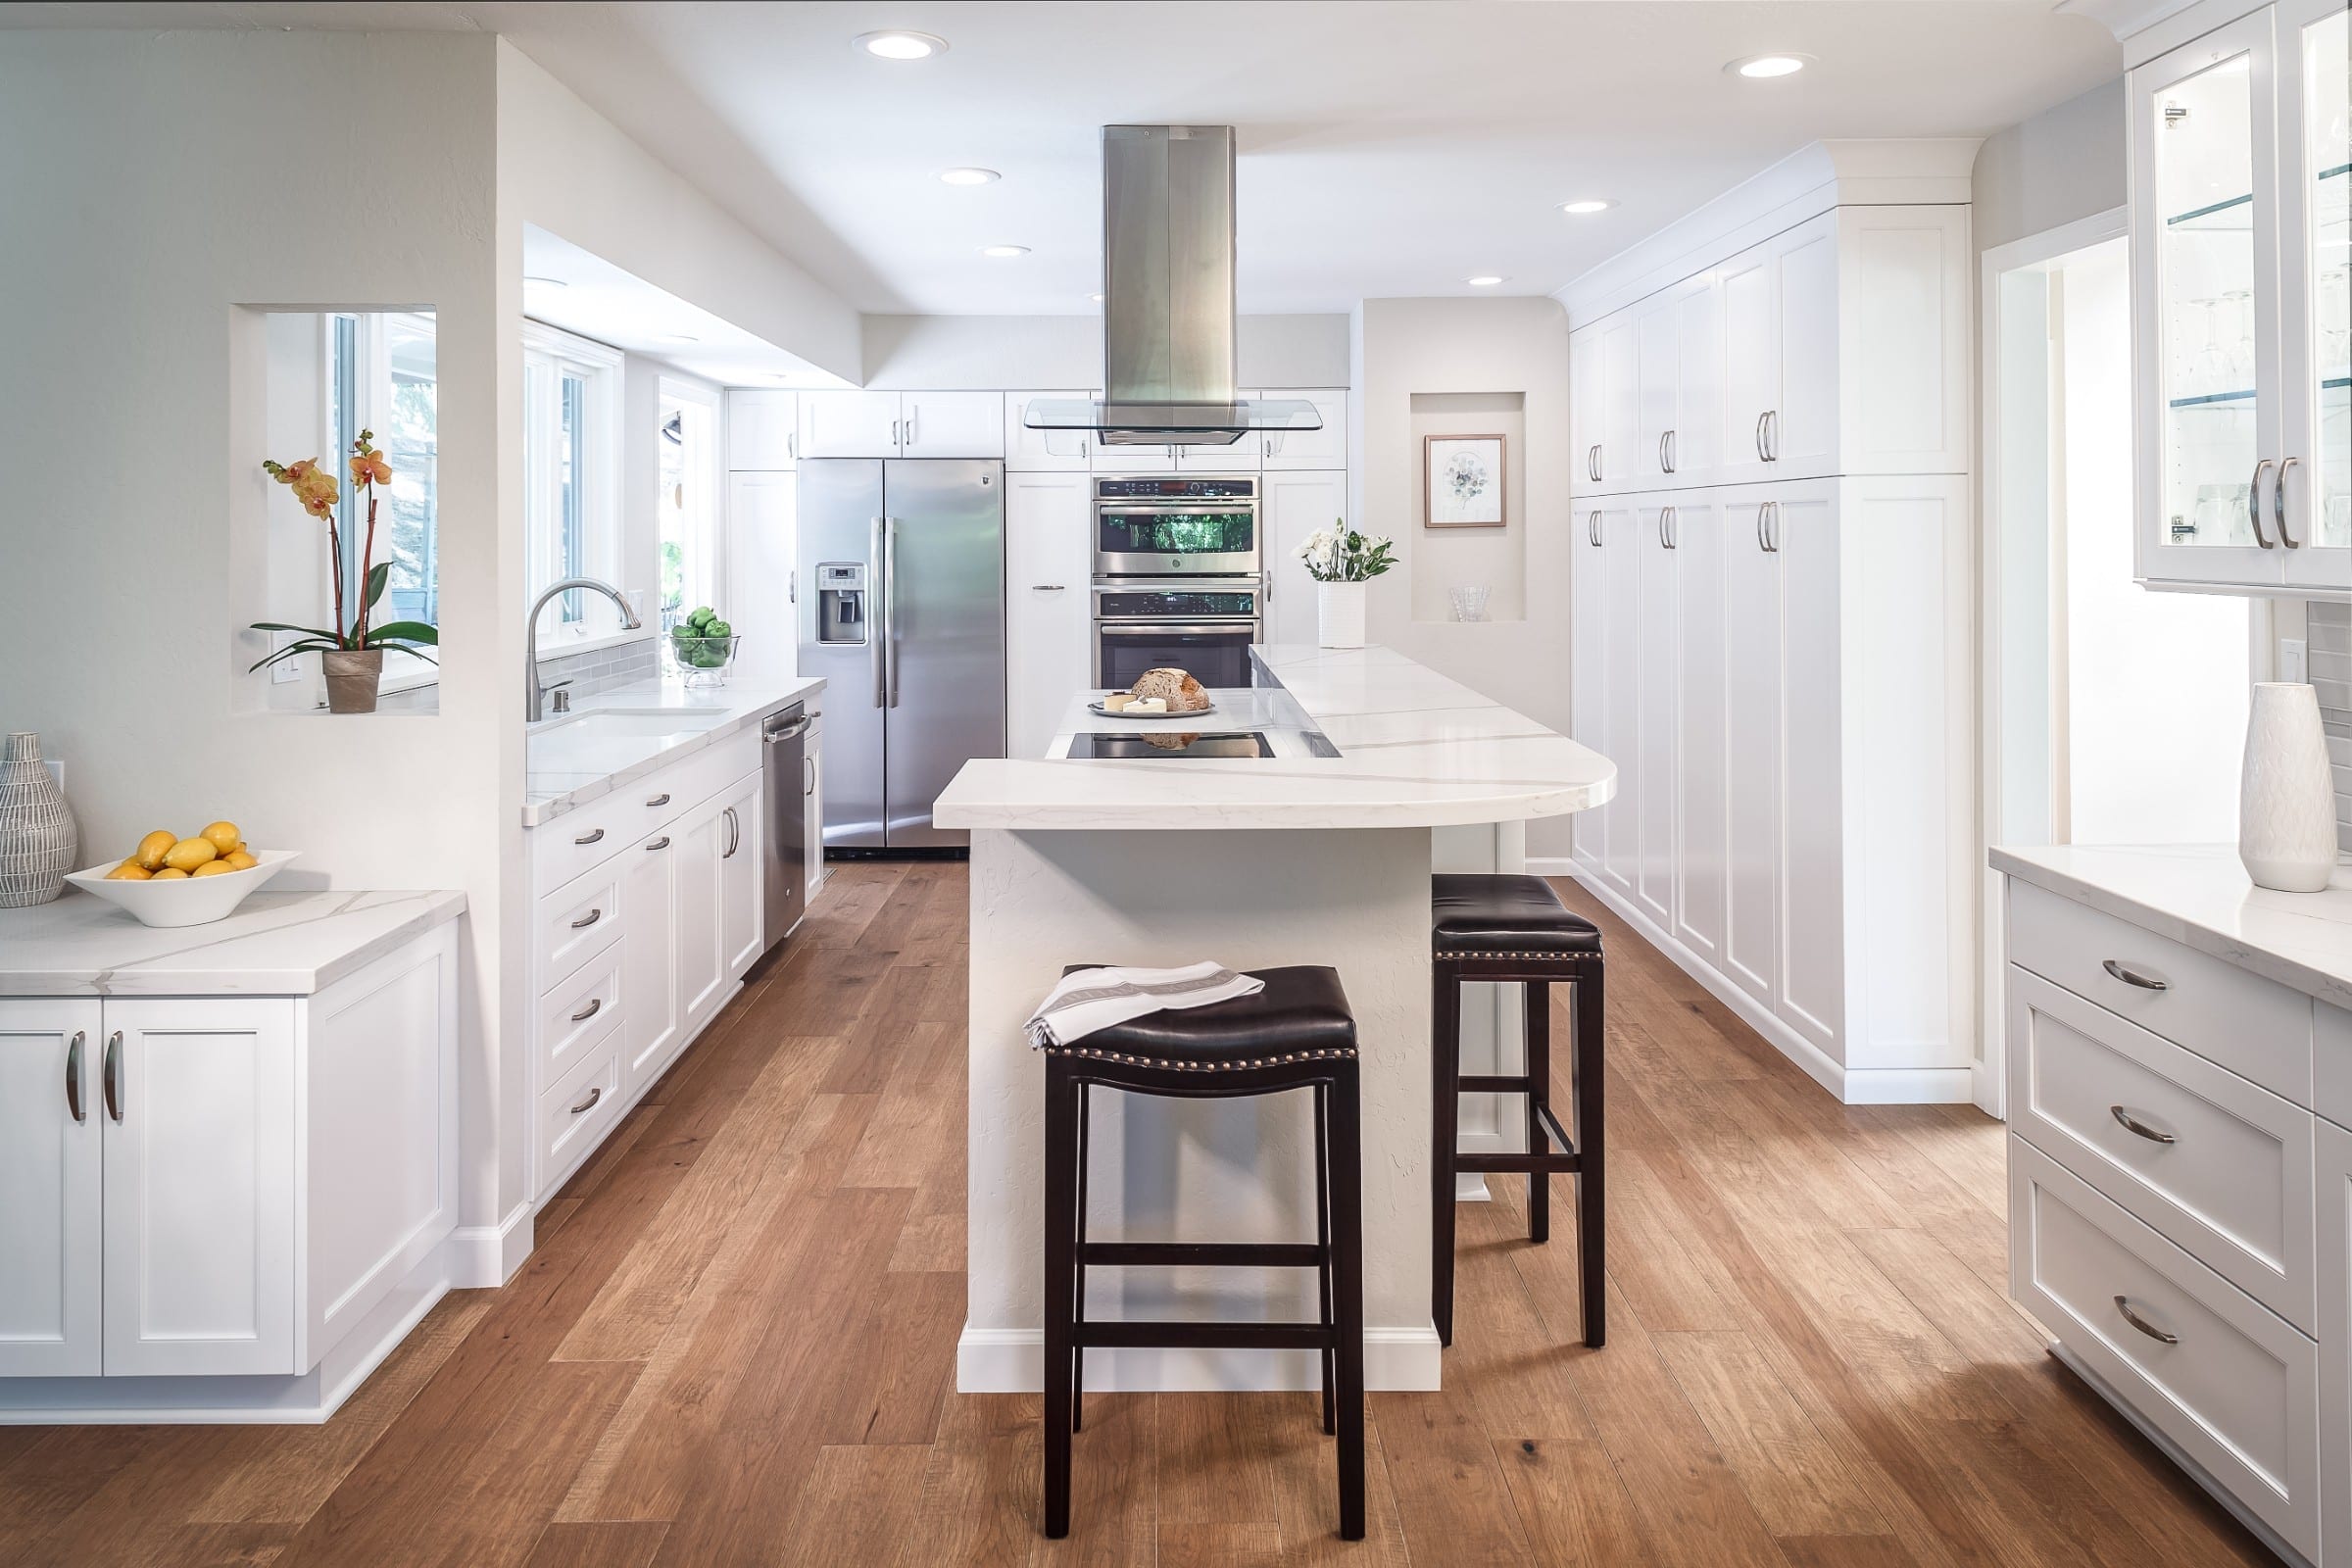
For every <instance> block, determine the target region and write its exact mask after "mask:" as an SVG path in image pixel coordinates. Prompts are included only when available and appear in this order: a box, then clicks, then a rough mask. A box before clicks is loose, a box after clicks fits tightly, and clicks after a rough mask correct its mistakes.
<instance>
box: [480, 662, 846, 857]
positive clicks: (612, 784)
mask: <svg viewBox="0 0 2352 1568" xmlns="http://www.w3.org/2000/svg"><path fill="white" fill-rule="evenodd" d="M824 685H825V682H824V678H823V677H822V676H818V675H809V676H805V677H802V678H799V679H795V680H785V681H770V682H767V683H765V684H761V685H737V686H718V687H707V688H696V689H694V690H688V689H687V688H686V687H685V686H683V685H680V684H679V683H678V682H676V681H659V680H658V681H643V682H640V683H638V684H636V685H632V686H616V687H614V688H613V689H612V690H611V691H603V692H598V693H597V694H596V695H595V696H593V697H583V698H581V699H580V700H579V702H578V704H577V705H575V706H574V707H573V709H572V711H570V712H568V713H564V714H562V715H560V716H559V715H557V714H555V713H550V714H549V715H548V716H547V717H546V718H545V719H544V720H542V721H541V722H539V723H536V724H533V725H532V726H531V727H530V729H529V730H528V731H527V732H526V734H525V735H524V738H523V743H522V745H523V761H522V768H523V795H522V825H523V826H524V827H537V826H538V825H539V824H540V823H542V822H547V821H552V820H553V819H555V818H556V817H559V816H562V815H563V814H564V812H565V811H568V810H570V809H572V808H573V807H575V806H580V805H583V804H585V803H586V802H589V801H593V800H596V799H597V798H598V797H600V796H605V795H610V794H612V793H613V791H614V790H616V789H620V788H622V787H623V786H626V785H629V784H633V783H635V782H636V781H637V780H638V779H641V778H643V777H645V776H646V775H647V774H648V773H651V772H653V771H655V770H656V769H657V768H662V767H667V766H668V765H669V764H670V763H672V762H674V761H676V760H678V759H680V758H682V757H688V756H691V755H693V754H694V753H696V752H698V751H701V750H702V749H703V748H704V747H706V746H715V745H717V744H718V743H719V742H720V741H723V740H725V739H726V738H727V737H728V736H730V735H736V734H740V733H741V732H742V731H743V730H745V729H747V728H749V727H750V726H752V725H754V724H757V723H759V722H760V720H761V719H763V718H765V717H767V716H768V714H770V713H773V712H775V711H778V710H779V709H782V708H785V707H787V706H788V705H790V704H793V703H809V704H810V706H812V707H813V706H814V699H815V697H816V695H817V693H818V692H820V691H822V690H823V689H824ZM600 714H606V715H612V718H611V719H608V720H604V721H599V720H598V715H600ZM614 720H617V721H620V722H613V721H614ZM641 720H642V721H643V722H640V721H641ZM608 726H610V727H608Z"/></svg>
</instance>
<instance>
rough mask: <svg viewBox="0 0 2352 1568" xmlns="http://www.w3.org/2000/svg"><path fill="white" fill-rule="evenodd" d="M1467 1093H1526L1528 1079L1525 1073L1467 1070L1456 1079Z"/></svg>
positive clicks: (1457, 1084) (1457, 1083)
mask: <svg viewBox="0 0 2352 1568" xmlns="http://www.w3.org/2000/svg"><path fill="white" fill-rule="evenodd" d="M1454 1083H1455V1085H1456V1086H1457V1087H1459V1088H1460V1090H1461V1091H1462V1093H1464V1094H1466V1095H1524V1094H1526V1093H1527V1092H1528V1079H1527V1076H1526V1075H1525V1074H1524V1073H1476V1072H1466V1073H1463V1074H1462V1075H1461V1076H1460V1077H1458V1078H1456V1079H1455V1080H1454Z"/></svg>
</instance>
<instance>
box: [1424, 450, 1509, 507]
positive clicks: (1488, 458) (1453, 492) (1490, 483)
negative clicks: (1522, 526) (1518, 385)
mask: <svg viewBox="0 0 2352 1568" xmlns="http://www.w3.org/2000/svg"><path fill="white" fill-rule="evenodd" d="M1508 456H1509V451H1508V448H1507V446H1506V444H1505V442H1504V439H1503V437H1501V436H1499V435H1425V436H1423V437H1422V438H1421V525H1422V526H1423V527H1424V528H1502V527H1507V526H1509V524H1510V503H1509V500H1508V498H1507V495H1506V492H1507V490H1508V489H1509V480H1510V469H1509V467H1508V466H1507V464H1506V461H1505V460H1506V459H1507V458H1508Z"/></svg>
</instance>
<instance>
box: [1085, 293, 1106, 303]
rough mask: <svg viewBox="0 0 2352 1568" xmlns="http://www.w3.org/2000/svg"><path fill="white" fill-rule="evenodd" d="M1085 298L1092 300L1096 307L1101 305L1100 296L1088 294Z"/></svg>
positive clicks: (1101, 298)
mask: <svg viewBox="0 0 2352 1568" xmlns="http://www.w3.org/2000/svg"><path fill="white" fill-rule="evenodd" d="M1087 298H1088V299H1090V300H1093V301H1094V302H1095V303H1096V304H1097V305H1100V304H1102V303H1103V296H1102V295H1100V294H1089V295H1088V296H1087Z"/></svg>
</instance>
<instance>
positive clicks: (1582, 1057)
mask: <svg viewBox="0 0 2352 1568" xmlns="http://www.w3.org/2000/svg"><path fill="white" fill-rule="evenodd" d="M1601 1016H1602V1014H1601V981H1600V960H1599V959H1598V958H1594V959H1593V960H1592V961H1591V962H1590V963H1588V964H1587V965H1586V966H1585V969H1584V972H1583V973H1582V974H1580V975H1579V976H1578V977H1577V980H1576V1045H1575V1051H1576V1054H1575V1058H1574V1064H1573V1066H1574V1072H1575V1078H1576V1082H1575V1094H1576V1153H1577V1176H1576V1250H1577V1259H1576V1263H1577V1274H1578V1277H1579V1279H1580V1280H1581V1281H1582V1282H1583V1285H1584V1293H1585V1344H1586V1345H1587V1346H1589V1347H1591V1348H1593V1349H1595V1350H1597V1349H1599V1348H1601V1346H1602V1345H1603V1344H1604V1343H1605V1342H1606V1341H1607V1339H1608V1273H1607V1256H1608V1251H1607V1241H1606V1234H1605V1233H1606V1230H1607V1220H1606V1218H1605V1215H1604V1209H1605V1207H1606V1197H1605V1194H1606V1182H1605V1178H1604V1158H1605V1156H1604V1150H1603V1137H1602V1133H1601V1108H1602V1107H1601V1065H1600V1061H1601Z"/></svg>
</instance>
